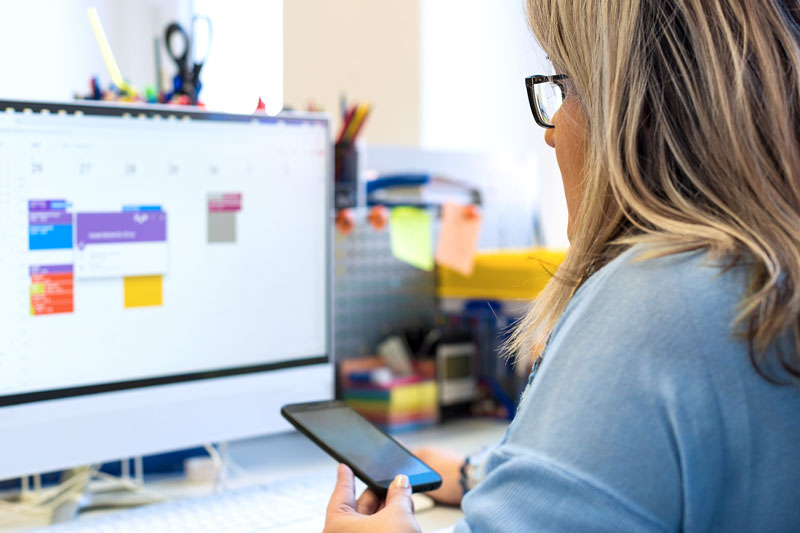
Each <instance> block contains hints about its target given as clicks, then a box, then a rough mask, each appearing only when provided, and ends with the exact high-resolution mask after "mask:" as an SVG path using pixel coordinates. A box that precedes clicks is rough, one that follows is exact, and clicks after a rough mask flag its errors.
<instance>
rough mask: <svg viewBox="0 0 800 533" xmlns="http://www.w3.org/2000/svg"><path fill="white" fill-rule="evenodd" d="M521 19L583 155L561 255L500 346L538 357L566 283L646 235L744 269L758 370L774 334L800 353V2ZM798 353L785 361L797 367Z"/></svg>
mask: <svg viewBox="0 0 800 533" xmlns="http://www.w3.org/2000/svg"><path fill="white" fill-rule="evenodd" d="M528 14H529V19H530V20H529V21H530V25H531V28H532V29H533V32H534V34H535V36H536V38H537V39H538V41H539V43H540V44H541V46H542V47H543V49H544V50H545V51H546V52H547V53H548V55H549V56H550V58H551V60H552V61H553V63H554V65H555V66H556V68H557V69H558V70H560V71H563V72H564V73H566V74H568V75H569V77H570V80H571V82H572V84H573V85H574V87H575V91H576V93H577V96H578V98H579V99H580V100H581V102H582V104H583V108H584V109H585V112H586V118H587V123H588V126H587V128H586V139H585V142H586V147H587V155H586V166H585V169H584V175H583V176H582V180H583V181H582V183H583V195H582V201H581V204H580V209H579V211H580V212H579V213H577V214H576V215H577V216H576V219H575V223H574V228H573V229H572V235H571V245H570V249H569V251H568V253H567V257H566V260H565V262H564V263H563V264H562V266H561V268H560V269H559V272H558V274H557V275H556V276H555V277H554V278H553V279H552V280H551V282H550V283H549V284H548V286H547V287H546V288H545V290H544V291H543V292H542V293H541V294H540V296H539V297H538V298H537V300H536V301H535V302H534V304H533V306H532V309H531V310H530V312H529V313H528V315H527V316H526V317H525V318H524V319H523V321H522V322H521V323H520V326H519V327H518V328H517V330H516V332H515V334H514V335H513V336H512V340H511V343H510V345H509V347H510V348H511V349H512V350H514V351H515V352H516V353H519V351H520V349H524V350H525V351H532V352H533V354H534V355H537V354H540V353H541V352H542V351H543V349H544V346H545V343H546V341H547V339H548V337H549V335H550V333H551V331H552V330H553V327H554V326H555V324H556V322H557V321H558V319H559V318H560V316H561V315H562V313H563V312H564V309H565V308H566V306H567V304H568V303H569V300H570V299H571V297H572V294H573V293H574V291H575V289H576V287H578V286H579V285H580V284H581V283H583V282H584V281H585V280H586V279H587V278H588V277H589V276H591V275H592V274H593V273H594V272H595V271H597V270H598V269H599V268H601V267H602V266H603V265H605V264H606V263H608V262H609V261H610V260H612V259H613V258H614V257H616V256H617V255H619V253H621V251H623V250H624V249H625V247H627V246H630V245H631V244H633V243H636V242H642V241H644V242H649V243H653V244H654V245H656V249H657V250H658V254H659V255H667V254H672V253H678V252H682V251H689V250H698V249H703V250H707V251H708V252H709V253H710V254H711V255H712V256H713V257H718V258H728V259H730V260H731V264H733V263H735V262H743V263H745V264H747V265H748V267H749V269H750V272H751V284H750V287H749V288H748V290H747V293H746V296H745V298H744V299H743V301H742V302H741V305H740V308H739V312H738V315H737V317H736V319H735V321H734V324H733V326H734V330H735V331H736V332H737V333H739V334H741V335H742V336H744V337H745V338H746V339H747V340H748V342H749V345H750V352H751V358H752V359H753V363H754V364H755V366H756V368H757V369H758V370H759V372H761V369H760V366H759V364H760V362H761V359H762V357H763V354H764V353H765V352H766V351H767V348H768V347H770V346H772V345H773V342H774V341H776V340H777V339H778V338H779V337H780V336H781V335H783V334H786V333H788V332H791V333H792V334H793V335H794V341H795V346H796V347H797V348H796V349H800V327H799V322H798V318H799V317H800V4H798V2H797V1H796V0H786V1H777V0H761V1H755V0H714V1H709V0H528ZM526 355H527V354H526ZM798 355H799V354H798V353H797V352H794V353H790V354H783V355H781V364H782V366H783V368H784V369H785V370H787V371H789V372H790V374H792V375H794V376H795V377H797V376H800V357H798ZM762 375H763V373H762Z"/></svg>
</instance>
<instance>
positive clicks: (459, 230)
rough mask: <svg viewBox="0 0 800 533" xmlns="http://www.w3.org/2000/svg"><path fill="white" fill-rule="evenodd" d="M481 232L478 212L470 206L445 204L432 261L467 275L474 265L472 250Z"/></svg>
mask: <svg viewBox="0 0 800 533" xmlns="http://www.w3.org/2000/svg"><path fill="white" fill-rule="evenodd" d="M480 231H481V213H480V211H479V210H478V209H477V208H475V207H474V206H471V205H470V206H464V205H458V204H451V203H445V204H444V205H443V206H442V223H441V227H440V229H439V243H438V245H437V246H436V262H437V263H438V264H439V265H441V266H444V267H447V268H450V269H453V270H455V271H456V272H458V273H459V274H463V275H464V276H470V275H471V274H472V269H473V268H474V266H475V249H476V248H477V247H478V235H479V234H480Z"/></svg>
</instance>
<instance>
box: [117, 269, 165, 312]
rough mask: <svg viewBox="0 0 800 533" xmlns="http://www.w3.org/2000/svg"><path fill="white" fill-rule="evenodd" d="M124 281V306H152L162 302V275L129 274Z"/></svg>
mask: <svg viewBox="0 0 800 533" xmlns="http://www.w3.org/2000/svg"><path fill="white" fill-rule="evenodd" d="M123 279H124V281H125V307H152V306H154V305H162V303H163V299H164V298H163V295H164V291H163V286H164V283H163V279H164V277H163V276H129V277H126V278H123Z"/></svg>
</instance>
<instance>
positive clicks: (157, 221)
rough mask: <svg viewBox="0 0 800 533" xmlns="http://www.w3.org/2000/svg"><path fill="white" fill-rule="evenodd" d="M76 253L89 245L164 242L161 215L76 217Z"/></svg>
mask: <svg viewBox="0 0 800 533" xmlns="http://www.w3.org/2000/svg"><path fill="white" fill-rule="evenodd" d="M77 218H78V229H77V242H78V249H81V250H82V249H83V248H84V247H85V246H87V245H89V244H111V243H131V242H160V241H166V240H167V214H166V213H164V212H163V211H139V212H124V213H78V216H77Z"/></svg>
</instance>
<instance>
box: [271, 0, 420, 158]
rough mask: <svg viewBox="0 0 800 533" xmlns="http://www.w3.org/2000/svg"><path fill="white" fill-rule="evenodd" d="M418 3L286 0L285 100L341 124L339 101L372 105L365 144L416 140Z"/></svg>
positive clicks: (414, 142) (416, 0)
mask: <svg viewBox="0 0 800 533" xmlns="http://www.w3.org/2000/svg"><path fill="white" fill-rule="evenodd" d="M419 26H420V11H419V0H402V1H391V2H389V1H375V0H286V1H285V2H284V28H285V30H284V31H285V34H284V54H285V55H284V60H285V65H286V67H285V71H284V100H285V102H286V104H287V105H290V106H293V107H295V108H304V107H305V106H306V105H307V104H308V103H309V102H311V101H314V102H316V103H317V104H318V105H320V106H321V107H322V108H324V109H325V110H326V111H328V112H329V113H331V115H332V116H333V119H334V131H336V129H337V128H338V125H339V114H340V113H339V95H340V94H341V93H343V92H346V94H347V97H348V99H350V100H367V101H370V102H372V103H373V104H374V106H375V108H374V110H373V113H372V116H371V117H370V119H369V122H368V124H367V126H366V128H365V130H364V138H365V139H366V140H367V141H368V142H372V143H384V144H403V145H411V146H416V145H418V144H419V141H420V113H419V109H420V104H419V98H420V48H419V46H420V38H419Z"/></svg>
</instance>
